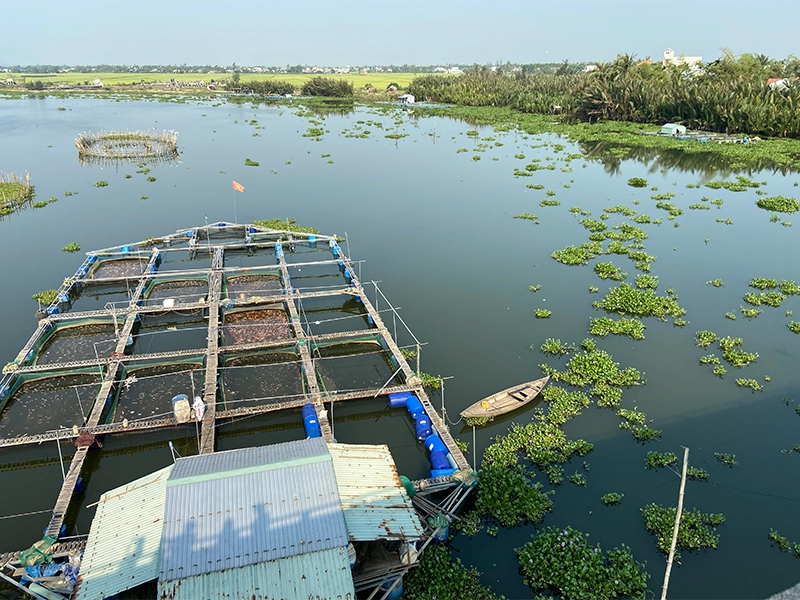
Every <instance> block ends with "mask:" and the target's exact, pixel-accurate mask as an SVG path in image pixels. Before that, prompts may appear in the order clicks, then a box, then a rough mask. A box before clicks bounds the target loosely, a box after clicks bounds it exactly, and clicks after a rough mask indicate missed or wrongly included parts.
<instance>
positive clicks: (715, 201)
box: [710, 198, 725, 208]
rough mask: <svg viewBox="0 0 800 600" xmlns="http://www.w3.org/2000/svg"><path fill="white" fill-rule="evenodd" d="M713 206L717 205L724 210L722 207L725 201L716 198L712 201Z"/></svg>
mask: <svg viewBox="0 0 800 600" xmlns="http://www.w3.org/2000/svg"><path fill="white" fill-rule="evenodd" d="M710 202H711V204H713V205H715V206H716V207H717V208H722V205H723V204H724V203H725V201H724V200H723V199H722V198H715V199H714V200H711V201H710Z"/></svg>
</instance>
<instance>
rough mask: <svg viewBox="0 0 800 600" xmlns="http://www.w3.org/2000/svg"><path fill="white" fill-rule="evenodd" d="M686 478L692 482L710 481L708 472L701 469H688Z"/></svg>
mask: <svg viewBox="0 0 800 600" xmlns="http://www.w3.org/2000/svg"><path fill="white" fill-rule="evenodd" d="M686 478H687V479H691V480H692V481H708V471H706V470H705V469H701V468H699V467H688V468H687V469H686Z"/></svg>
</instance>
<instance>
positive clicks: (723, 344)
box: [719, 336, 758, 368]
mask: <svg viewBox="0 0 800 600" xmlns="http://www.w3.org/2000/svg"><path fill="white" fill-rule="evenodd" d="M741 346H742V338H740V337H737V338H732V337H730V336H727V337H724V338H720V340H719V349H720V350H721V351H722V358H724V359H725V361H726V362H727V363H728V364H729V365H731V366H732V367H739V368H741V367H746V366H747V365H749V364H750V363H753V362H755V361H756V359H757V358H758V353H757V352H745V351H744V350H742V349H741Z"/></svg>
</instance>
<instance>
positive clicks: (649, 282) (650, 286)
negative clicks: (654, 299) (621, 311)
mask: <svg viewBox="0 0 800 600" xmlns="http://www.w3.org/2000/svg"><path fill="white" fill-rule="evenodd" d="M635 283H636V287H637V288H639V289H640V290H654V289H656V288H657V287H658V277H657V276H655V275H637V276H636V282H635Z"/></svg>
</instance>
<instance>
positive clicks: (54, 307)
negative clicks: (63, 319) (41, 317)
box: [47, 306, 61, 315]
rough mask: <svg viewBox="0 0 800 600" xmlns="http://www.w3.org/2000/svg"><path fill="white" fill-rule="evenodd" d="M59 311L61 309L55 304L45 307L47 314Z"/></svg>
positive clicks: (54, 313)
mask: <svg viewBox="0 0 800 600" xmlns="http://www.w3.org/2000/svg"><path fill="white" fill-rule="evenodd" d="M60 312H61V311H60V310H59V308H58V307H57V306H48V307H47V314H48V315H57V314H58V313H60Z"/></svg>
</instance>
